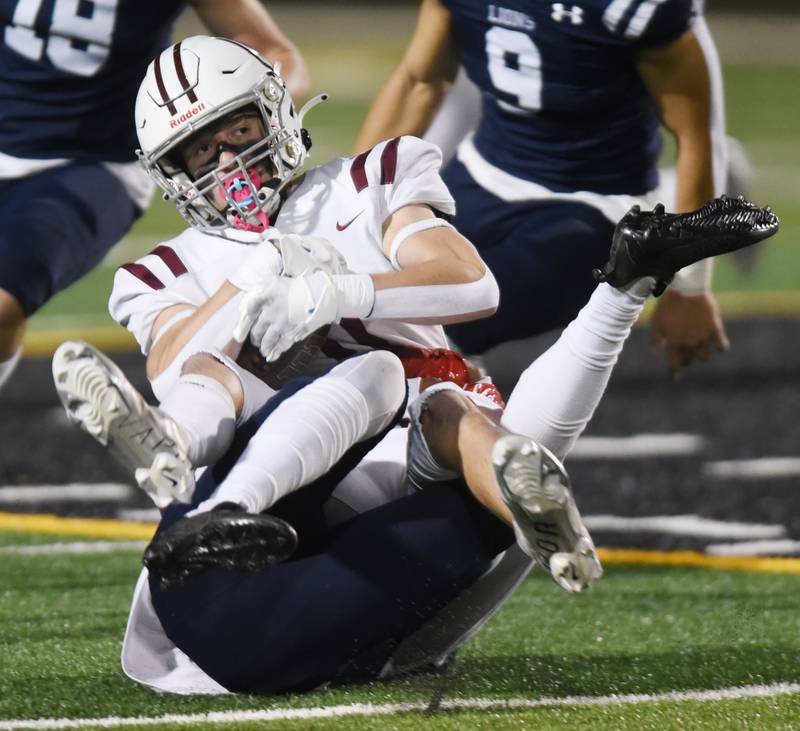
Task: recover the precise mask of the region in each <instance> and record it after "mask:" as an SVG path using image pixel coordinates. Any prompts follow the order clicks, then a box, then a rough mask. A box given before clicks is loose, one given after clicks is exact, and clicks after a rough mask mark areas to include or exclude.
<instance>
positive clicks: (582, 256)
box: [443, 160, 614, 354]
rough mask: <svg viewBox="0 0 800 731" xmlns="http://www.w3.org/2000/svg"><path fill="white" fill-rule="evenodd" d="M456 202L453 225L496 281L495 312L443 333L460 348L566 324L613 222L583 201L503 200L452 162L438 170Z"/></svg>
mask: <svg viewBox="0 0 800 731" xmlns="http://www.w3.org/2000/svg"><path fill="white" fill-rule="evenodd" d="M443 177H444V180H445V182H446V183H447V186H448V187H449V188H450V192H451V193H452V194H453V197H454V198H455V200H456V209H457V213H456V217H455V219H454V220H453V223H454V225H455V226H456V228H457V229H458V230H459V231H460V232H461V233H463V234H464V236H466V237H467V238H468V239H469V240H470V241H471V242H472V243H473V244H475V246H476V247H477V249H478V251H479V252H480V254H481V256H482V257H483V260H484V261H485V262H486V264H487V265H488V266H489V268H490V269H491V270H492V272H493V274H494V276H495V278H496V279H497V283H498V285H499V286H500V307H499V309H498V310H497V312H496V313H495V315H494V316H492V317H490V318H487V319H483V320H476V321H474V322H467V323H460V324H458V325H452V326H450V327H448V328H447V334H448V336H449V337H451V338H452V339H453V341H454V342H455V343H456V344H457V345H458V346H459V348H460V349H461V350H462V351H463V352H465V353H476V354H477V353H483V352H484V351H486V350H488V349H489V348H491V347H493V346H494V345H498V344H499V343H504V342H506V341H508V340H515V339H517V338H525V337H530V336H532V335H539V334H541V333H544V332H547V331H549V330H552V329H554V328H561V327H564V326H565V325H567V324H568V323H569V322H570V321H571V320H572V319H573V318H574V317H575V315H577V314H578V311H579V310H580V309H581V307H583V306H584V305H585V304H586V302H587V300H588V299H589V295H590V294H591V293H592V291H593V290H594V288H595V285H596V283H595V281H594V280H593V278H592V269H593V268H595V267H601V266H603V264H605V263H606V261H607V260H608V252H609V249H610V248H611V237H612V234H613V232H614V224H612V223H611V222H610V221H609V220H608V219H607V218H606V217H605V216H604V215H603V214H602V213H600V211H598V210H597V209H596V208H592V207H591V206H588V205H585V204H583V203H570V202H563V201H548V200H536V201H521V202H515V203H507V202H506V201H503V200H501V199H499V198H497V197H496V196H494V195H492V194H491V193H489V192H488V191H487V190H485V189H484V188H482V187H481V186H480V185H478V184H477V183H476V182H475V181H474V180H473V179H472V177H471V176H470V174H469V173H468V172H467V170H466V168H465V167H464V166H463V165H462V164H461V163H460V162H459V161H458V160H453V161H452V162H451V163H450V164H449V165H448V166H447V168H446V169H445V171H444V174H443Z"/></svg>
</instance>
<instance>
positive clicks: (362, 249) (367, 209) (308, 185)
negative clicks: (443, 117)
mask: <svg viewBox="0 0 800 731" xmlns="http://www.w3.org/2000/svg"><path fill="white" fill-rule="evenodd" d="M441 160H442V158H441V153H440V151H439V149H438V148H437V147H436V146H434V145H431V144H429V143H427V142H423V141H422V140H420V139H417V138H416V137H398V138H395V139H393V140H388V141H386V142H382V143H380V144H378V145H376V146H375V147H374V148H372V149H371V150H369V151H368V152H364V153H362V154H361V155H358V156H356V157H353V158H340V159H337V160H334V161H332V162H330V163H328V164H326V165H323V166H321V167H318V168H314V169H312V170H310V171H309V172H308V173H307V174H306V175H305V176H304V177H303V179H302V180H301V182H300V184H299V185H298V186H297V188H295V189H294V190H293V191H292V192H291V194H290V195H289V196H288V198H287V200H286V201H285V202H284V204H283V206H282V208H281V210H280V213H279V215H278V218H277V221H276V222H275V225H276V228H277V229H278V230H279V231H281V232H283V233H293V234H301V235H314V236H321V237H323V238H326V239H328V240H329V241H330V242H331V243H332V244H333V246H335V247H336V248H337V249H338V250H339V251H340V252H341V253H342V255H343V256H344V258H345V260H346V261H347V266H348V268H349V269H350V270H351V271H352V272H356V273H369V274H371V273H378V272H387V271H391V270H392V268H393V267H392V264H391V262H390V261H389V259H388V258H387V256H386V255H385V254H384V252H383V225H384V222H385V221H386V219H387V218H388V217H389V216H391V214H392V213H394V212H395V211H397V210H398V209H400V208H402V207H403V206H407V205H410V204H416V203H421V204H427V205H429V206H431V207H432V208H433V209H435V210H436V211H439V212H441V213H443V214H447V215H452V214H453V213H454V212H455V204H454V203H453V199H452V197H451V195H450V193H449V192H448V190H447V187H446V186H445V184H444V182H443V181H442V179H441V177H440V175H439V168H440V166H441ZM228 234H229V235H230V237H231V238H225V239H223V238H220V237H217V236H212V235H208V234H204V233H201V232H199V231H196V230H194V229H189V230H187V231H184V232H183V233H182V234H180V235H179V236H177V237H175V238H174V239H172V240H171V241H167V242H165V243H163V244H161V245H159V246H157V247H156V248H155V249H154V250H153V251H152V252H150V253H149V254H148V255H146V256H144V257H142V258H141V259H139V260H137V261H136V262H134V263H132V264H125V265H124V266H122V267H121V268H120V269H119V270H118V271H117V274H116V276H115V278H114V288H113V291H112V294H111V300H110V302H109V310H110V312H111V316H112V317H113V318H114V319H115V320H116V321H117V322H119V323H120V324H122V325H123V326H124V327H126V328H128V330H130V331H131V333H132V334H133V336H134V337H135V338H136V340H137V342H138V343H139V345H140V346H141V348H142V352H143V353H145V354H146V353H147V352H149V349H150V347H151V345H152V341H151V337H150V335H151V330H152V326H153V322H154V320H155V319H156V317H157V316H158V314H159V313H160V312H161V311H162V310H164V309H165V308H166V307H169V306H171V305H176V304H191V305H195V306H200V305H201V304H202V303H203V302H205V301H206V300H208V299H209V297H211V295H212V294H214V292H215V291H216V290H217V289H218V288H219V287H220V286H221V285H222V283H223V282H224V281H225V279H226V278H227V276H228V275H229V274H231V273H232V272H234V271H235V270H236V269H237V268H238V267H239V266H240V265H241V264H242V263H243V262H244V261H245V260H246V258H247V256H248V254H249V252H250V251H251V246H252V244H253V243H256V242H258V241H260V240H261V238H262V236H260V235H258V234H254V233H248V232H242V231H236V230H234V229H231V230H229V231H228ZM231 239H235V240H231ZM329 345H330V347H326V348H325V349H324V354H325V356H326V357H327V358H328V359H331V358H332V359H334V360H340V359H341V358H343V357H346V356H348V355H351V354H352V353H353V352H354V351H364V350H370V349H374V348H376V347H378V348H383V349H387V350H394V351H395V352H398V351H400V353H399V354H401V353H402V352H403V349H404V348H408V347H412V348H422V349H425V348H446V347H447V341H446V339H445V336H444V331H443V330H442V328H441V327H439V326H431V325H411V324H408V323H404V322H400V321H397V320H364V321H359V320H345V321H342V323H340V324H339V325H334V326H333V327H332V328H331V331H330V334H329ZM319 365H320V364H319V363H317V364H315V366H317V367H318V366H319ZM317 369H318V368H316V367H315V370H317Z"/></svg>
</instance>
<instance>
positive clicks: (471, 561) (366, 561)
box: [150, 382, 514, 693]
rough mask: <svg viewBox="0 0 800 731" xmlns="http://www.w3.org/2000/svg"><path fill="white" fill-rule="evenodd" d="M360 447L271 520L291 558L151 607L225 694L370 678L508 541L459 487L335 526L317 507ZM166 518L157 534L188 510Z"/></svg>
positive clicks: (157, 595)
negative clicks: (284, 529) (295, 542)
mask: <svg viewBox="0 0 800 731" xmlns="http://www.w3.org/2000/svg"><path fill="white" fill-rule="evenodd" d="M301 385H302V384H299V383H298V382H294V383H293V384H290V386H287V388H285V389H284V390H282V391H281V393H280V394H278V395H277V396H276V397H274V398H273V399H272V400H271V401H270V402H268V403H267V404H266V405H265V407H264V408H263V409H262V410H261V411H260V412H259V413H258V414H257V415H256V416H255V417H254V422H253V423H252V424H249V425H247V428H246V430H243V433H242V434H240V435H238V436H237V442H236V443H235V444H234V446H233V447H232V450H231V452H230V453H229V454H228V455H226V457H225V458H224V459H223V460H222V461H221V462H220V463H219V464H218V465H217V467H216V468H214V469H213V470H208V471H207V472H206V474H205V475H204V476H203V478H202V479H201V480H200V481H199V483H198V489H197V494H196V496H195V498H194V502H195V504H196V503H198V502H199V501H201V500H203V499H205V498H206V497H207V496H208V494H210V492H211V491H212V490H213V489H214V487H215V486H216V484H217V481H218V480H220V479H222V477H223V476H224V473H225V471H226V467H229V466H230V464H232V462H233V461H234V460H235V459H236V458H238V455H239V454H240V453H241V451H242V449H243V448H244V444H245V443H246V440H247V438H248V433H247V432H248V431H249V432H250V433H252V432H253V431H254V430H255V428H256V427H257V424H258V423H260V422H261V421H263V420H264V419H265V418H266V417H267V416H268V415H269V413H270V412H271V411H272V410H274V409H275V408H276V407H277V405H278V403H280V401H281V400H283V399H284V398H286V397H287V396H288V395H290V393H292V392H294V391H295V390H296V389H297V388H298V387H301ZM382 436H383V435H379V436H377V437H375V438H373V439H371V440H369V441H367V442H364V443H362V444H357V445H355V446H354V447H353V448H352V449H351V450H350V451H348V452H347V454H345V456H344V457H343V458H342V460H341V461H340V462H339V464H337V465H336V466H335V467H334V468H333V470H331V472H330V473H329V474H328V475H326V476H325V477H323V478H321V479H320V480H318V481H317V482H316V483H314V484H313V485H309V486H306V487H304V488H301V489H300V490H298V491H297V492H296V493H294V494H293V495H290V496H288V497H287V498H284V500H282V501H280V502H279V503H278V504H277V505H276V506H275V508H274V509H272V510H270V511H269V512H270V513H273V514H277V515H281V517H285V518H287V519H289V520H290V521H292V522H293V525H294V527H295V528H296V529H297V531H298V534H299V536H300V539H301V544H300V548H299V550H298V552H297V553H296V554H295V556H293V557H292V559H291V560H289V561H287V562H285V563H283V564H279V565H277V566H271V567H269V568H267V569H264V570H262V571H259V572H256V573H253V574H245V573H241V572H239V571H232V570H226V569H215V570H212V571H209V572H207V573H206V574H203V575H200V576H197V577H194V578H192V579H190V580H187V581H186V582H185V583H184V584H183V585H180V586H176V587H173V588H170V589H166V590H164V589H161V588H160V587H159V585H158V582H157V581H156V580H155V579H153V578H151V580H150V590H151V592H152V596H153V605H154V607H155V609H156V612H157V614H158V616H159V619H160V621H161V624H162V625H163V627H164V630H165V632H166V633H167V635H168V637H169V638H170V639H171V640H172V641H173V642H174V643H175V644H176V645H177V646H178V647H179V648H181V649H182V650H183V651H184V652H185V653H186V654H187V655H189V657H191V658H192V659H193V660H194V661H195V662H196V663H197V664H198V665H199V666H200V667H201V668H202V669H203V670H204V671H205V672H206V673H207V674H208V675H210V676H211V677H212V678H214V679H215V680H216V681H217V682H218V683H220V684H221V685H223V686H225V687H226V688H228V689H229V690H232V691H237V692H250V693H276V692H285V691H302V690H307V689H310V688H314V687H316V686H318V685H320V684H321V683H325V682H337V683H343V682H351V681H357V680H368V679H373V678H375V677H377V675H378V673H379V672H380V670H381V668H382V667H383V665H384V664H385V663H386V661H387V660H388V659H389V658H390V657H391V655H392V653H393V652H394V650H395V648H396V647H397V645H398V644H399V642H400V641H401V640H402V639H404V638H405V637H407V636H408V635H410V634H411V633H412V632H414V631H415V630H416V629H418V628H419V626H420V625H421V624H422V623H423V622H424V621H425V620H426V619H428V618H429V617H431V616H432V615H433V614H434V613H435V612H436V611H437V610H438V609H440V608H441V607H442V606H444V605H445V604H447V603H448V602H449V601H451V600H452V599H453V598H455V597H456V596H457V595H458V594H459V593H460V592H461V591H462V590H463V589H465V588H466V587H467V586H469V585H470V584H472V583H473V582H474V581H475V580H476V579H477V578H478V577H479V576H480V575H481V574H482V573H483V572H484V571H485V570H486V569H487V568H488V565H489V562H490V561H491V559H492V558H493V557H494V556H496V555H497V554H498V553H500V552H501V551H503V550H505V549H506V548H508V547H509V546H510V545H511V543H512V542H513V540H514V538H513V533H512V531H511V529H510V528H509V527H508V526H506V525H505V524H503V523H501V522H500V521H499V520H497V519H496V518H495V517H494V516H492V515H491V514H489V513H488V512H487V511H486V510H485V509H484V508H482V507H481V506H480V505H479V504H478V503H477V502H476V501H475V500H474V499H473V498H472V497H471V495H470V494H469V493H468V491H467V489H466V487H465V486H464V485H463V484H462V483H460V482H450V483H444V484H441V485H437V486H434V487H431V488H428V489H427V490H425V491H424V492H420V493H416V494H414V495H411V496H408V497H406V498H402V499H400V500H397V501H395V502H393V503H388V504H386V505H383V506H381V507H379V508H376V509H374V510H371V511H368V512H367V513H363V514H361V515H358V516H356V517H354V518H352V519H351V520H349V521H347V522H345V523H343V524H341V525H338V526H337V527H335V528H332V529H330V528H326V527H325V526H324V521H323V520H322V519H321V517H320V516H321V514H322V510H321V507H322V504H323V503H324V501H325V499H326V498H327V496H329V495H330V493H331V492H332V491H333V489H334V488H335V486H336V484H338V482H339V481H340V480H341V479H342V477H343V476H344V475H345V474H347V472H349V471H350V469H352V468H353V467H354V466H355V465H356V464H357V463H358V462H359V461H360V460H361V458H362V457H363V455H364V454H366V452H367V451H369V450H370V449H371V448H372V447H373V446H374V445H375V444H376V443H377V442H378V441H379V440H380V439H381V438H382ZM189 509H190V508H187V507H185V506H182V507H173V508H169V509H168V510H166V511H165V513H164V517H163V519H162V524H161V529H163V528H165V527H167V526H168V525H171V524H172V523H173V522H174V521H175V520H177V519H178V518H179V517H180V516H181V515H182V514H184V513H185V512H186V511H187V510H189Z"/></svg>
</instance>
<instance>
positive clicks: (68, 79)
mask: <svg viewBox="0 0 800 731" xmlns="http://www.w3.org/2000/svg"><path fill="white" fill-rule="evenodd" d="M182 5H183V2H181V0H94V2H89V0H0V109H2V114H0V152H3V153H5V154H7V155H11V156H12V157H18V158H26V159H51V158H68V159H76V160H92V161H110V162H125V161H129V160H134V159H135V155H134V149H135V148H136V147H137V142H136V130H135V128H134V123H133V106H134V100H135V98H136V91H137V89H138V88H139V83H140V82H141V80H142V77H143V76H144V72H145V70H146V69H147V64H148V63H149V62H150V60H151V59H152V58H153V57H154V56H155V55H156V54H158V53H159V52H160V51H161V49H162V48H164V46H166V45H167V44H168V43H169V37H170V32H171V28H172V23H173V21H174V19H175V17H176V16H177V14H178V12H179V11H180V8H181V7H182Z"/></svg>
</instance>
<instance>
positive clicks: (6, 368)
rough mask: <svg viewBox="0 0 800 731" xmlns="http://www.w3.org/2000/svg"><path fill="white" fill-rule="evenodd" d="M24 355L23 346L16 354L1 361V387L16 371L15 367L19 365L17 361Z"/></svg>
mask: <svg viewBox="0 0 800 731" xmlns="http://www.w3.org/2000/svg"><path fill="white" fill-rule="evenodd" d="M21 356H22V348H20V349H19V350H18V351H17V352H16V353H14V355H12V356H11V357H10V358H9V359H8V360H4V361H2V362H0V388H2V387H3V386H4V385H5V383H6V381H7V380H8V379H9V378H10V377H11V374H12V373H13V372H14V369H15V368H16V367H17V363H19V359H20V357H21Z"/></svg>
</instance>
